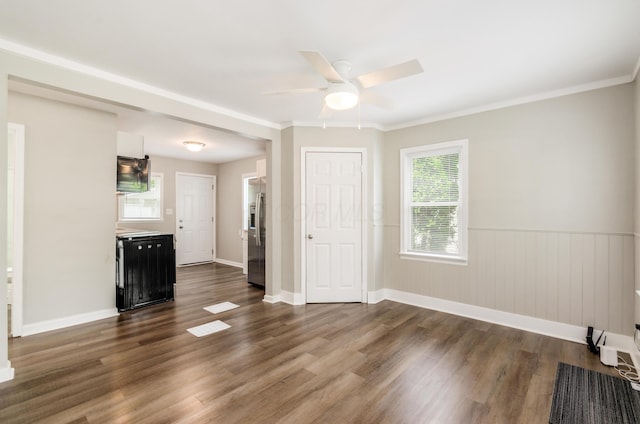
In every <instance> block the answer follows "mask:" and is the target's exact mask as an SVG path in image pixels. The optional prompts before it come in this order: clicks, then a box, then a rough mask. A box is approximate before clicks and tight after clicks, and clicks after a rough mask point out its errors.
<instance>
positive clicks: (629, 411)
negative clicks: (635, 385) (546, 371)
mask: <svg viewBox="0 0 640 424" xmlns="http://www.w3.org/2000/svg"><path fill="white" fill-rule="evenodd" d="M549 422H550V423H551V424H569V423H571V424H573V423H581V424H590V423H592V424H596V423H598V424H600V423H607V424H613V423H616V424H618V423H619V424H624V423H629V424H638V423H640V392H637V391H635V390H633V389H632V388H631V384H630V383H629V382H628V381H627V380H624V379H622V378H618V377H613V376H611V375H607V374H602V373H599V372H596V371H591V370H587V369H584V368H580V367H576V366H573V365H569V364H565V363H562V362H560V363H559V364H558V371H557V372H556V382H555V387H554V390H553V400H552V404H551V413H550V415H549Z"/></svg>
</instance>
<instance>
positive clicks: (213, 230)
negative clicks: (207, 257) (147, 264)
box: [174, 171, 218, 267]
mask: <svg viewBox="0 0 640 424" xmlns="http://www.w3.org/2000/svg"><path fill="white" fill-rule="evenodd" d="M179 176H185V177H205V178H211V180H212V183H213V190H212V192H213V193H212V194H211V197H212V199H211V202H212V204H211V215H212V217H213V225H212V226H211V248H212V249H213V255H211V256H212V258H211V260H212V261H213V262H216V259H217V255H218V249H217V248H216V225H218V217H217V216H216V197H217V192H218V182H217V179H216V176H215V175H209V174H196V173H193V172H179V171H178V172H176V178H175V185H176V197H175V208H176V211H175V212H176V214H175V221H174V225H175V231H174V233H175V237H176V240H178V238H177V236H178V232H177V230H178V225H179V223H178V199H179V198H180V196H179V192H178V190H179V189H180V185H179V184H178V177H179ZM179 246H180V243H179V242H177V243H176V249H178V247H179ZM177 258H178V252H177V250H176V266H178V267H181V266H190V265H196V264H186V265H177ZM205 263H206V262H205Z"/></svg>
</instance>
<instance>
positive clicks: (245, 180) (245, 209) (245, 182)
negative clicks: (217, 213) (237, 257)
mask: <svg viewBox="0 0 640 424" xmlns="http://www.w3.org/2000/svg"><path fill="white" fill-rule="evenodd" d="M257 176H258V173H257V172H247V173H244V174H242V225H241V226H240V228H241V230H240V231H241V234H240V237H241V238H242V273H243V274H244V275H248V273H249V264H248V262H249V253H248V250H249V244H248V243H249V239H248V234H247V233H248V231H249V225H248V221H249V199H248V198H247V194H248V191H249V180H250V179H252V178H256V177H257Z"/></svg>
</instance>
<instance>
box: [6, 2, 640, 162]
mask: <svg viewBox="0 0 640 424" xmlns="http://www.w3.org/2000/svg"><path fill="white" fill-rule="evenodd" d="M16 46H23V47H24V48H25V51H26V48H31V49H36V50H39V51H42V52H46V53H48V54H52V55H56V56H59V57H61V58H65V59H68V60H72V61H75V62H78V63H80V64H83V65H87V66H90V67H94V68H98V69H101V70H103V71H107V72H109V73H112V74H115V75H119V76H122V77H126V78H129V79H132V80H135V81H139V82H143V83H145V84H148V85H151V86H153V87H157V88H158V89H162V90H166V91H169V92H172V93H175V94H178V95H181V96H187V97H190V98H193V99H197V100H199V101H204V102H207V103H209V104H211V105H214V106H217V107H221V108H224V109H227V110H229V111H232V112H234V113H239V114H243V115H248V116H249V117H251V118H255V119H256V120H261V121H267V122H271V123H274V124H275V125H288V124H289V123H296V124H317V125H319V124H322V123H323V119H320V118H319V114H320V111H321V109H322V94H321V93H308V94H286V95H269V96H267V95H263V94H262V93H264V92H267V91H273V90H279V89H287V88H302V87H321V86H325V85H326V82H325V81H324V79H323V78H322V77H320V76H319V75H318V74H317V73H316V72H315V71H314V70H313V68H311V66H310V65H309V64H308V63H307V62H306V61H305V60H304V58H303V57H302V56H301V55H300V54H298V51H299V50H317V51H320V52H322V54H323V55H324V56H325V57H326V58H327V59H328V60H329V61H334V60H338V59H348V60H349V61H351V62H352V64H353V69H352V75H354V76H356V75H360V74H363V73H367V72H370V71H373V70H377V69H379V68H383V67H387V66H390V65H394V64H397V63H400V62H404V61H407V60H410V59H413V58H417V59H418V60H419V61H420V62H421V64H422V66H423V68H424V73H422V74H419V75H415V76H412V77H408V78H405V79H402V80H397V81H393V82H390V83H387V84H384V85H381V86H377V87H374V88H371V89H367V90H366V91H365V94H366V95H367V96H369V98H370V99H371V98H374V99H378V102H379V103H380V104H386V106H385V107H380V105H378V106H376V105H372V104H370V103H364V102H363V104H362V106H361V108H360V109H358V108H355V109H353V110H350V111H343V112H334V113H333V114H332V115H331V116H330V117H328V118H326V123H327V125H357V123H358V122H359V121H360V122H361V123H362V124H363V125H375V126H378V127H380V128H383V129H390V128H398V127H402V126H407V125H409V124H412V123H418V122H426V121H429V120H435V119H439V118H442V117H446V116H455V115H458V114H463V113H467V112H470V111H478V110H483V109H488V108H492V107H497V106H499V105H506V104H514V103H518V102H522V101H525V100H532V99H538V98H544V97H549V96H552V95H557V94H562V93H570V92H576V91H581V90H584V89H589V88H595V87H601V86H607V85H612V84H618V83H623V82H629V81H631V80H632V79H633V78H634V77H635V75H636V73H637V68H638V59H639V58H640V1H638V0H606V1H605V0H562V1H557V0H536V1H533V0H529V1H525V0H522V1H513V0H483V1H478V0H456V1H442V0H406V1H397V0H396V1H390V0H376V1H371V0H367V1H364V0H351V1H344V0H325V1H321V2H320V1H316V2H307V1H295V0H288V1H287V0H270V1H248V0H240V1H220V0H209V1H202V0H182V1H180V2H168V1H163V2H159V1H157V0H136V1H130V0H110V1H104V2H97V1H82V0H56V1H51V2H47V1H42V0H21V1H12V0H0V48H4V49H14V50H15V48H16ZM146 118H147V119H155V118H154V117H150V116H146ZM133 121H134V119H133V118H131V119H129V118H123V119H122V123H123V125H124V126H127V127H128V129H130V130H132V131H137V129H138V128H143V127H141V125H143V124H138V123H134V122H133ZM152 124H153V125H154V126H155V125H157V124H158V123H157V122H156V121H154V122H153V123H152ZM174 124H175V122H174V123H172V124H167V125H170V126H169V127H168V128H164V129H162V130H161V131H160V129H159V128H158V131H159V133H153V134H151V133H148V134H145V145H148V143H147V141H146V140H147V139H148V138H149V139H151V138H154V139H155V138H157V137H162V134H165V133H172V137H174V139H178V140H181V139H183V138H184V137H186V135H183V134H181V133H179V132H180V131H181V130H178V129H176V128H175V126H174ZM172 128H173V129H172ZM124 130H127V129H124ZM144 130H145V131H150V130H149V129H148V127H146V126H145V127H144ZM187 130H189V131H194V132H197V131H200V130H199V129H198V127H197V126H193V125H191V126H187ZM209 130H210V129H209ZM202 131H204V130H202ZM197 135H198V134H197V133H196V134H195V135H194V137H196V136H197ZM237 141H238V140H236V141H235V142H237ZM174 143H177V142H176V141H175V140H174ZM253 143H255V142H253ZM165 144H166V143H165ZM167 146H168V144H167ZM167 149H168V147H167ZM167 152H169V150H167ZM158 154H160V153H158Z"/></svg>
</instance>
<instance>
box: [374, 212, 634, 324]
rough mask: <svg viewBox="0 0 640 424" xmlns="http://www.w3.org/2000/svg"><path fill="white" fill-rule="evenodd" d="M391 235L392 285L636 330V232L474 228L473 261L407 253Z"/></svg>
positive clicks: (392, 231)
mask: <svg viewBox="0 0 640 424" xmlns="http://www.w3.org/2000/svg"><path fill="white" fill-rule="evenodd" d="M385 237H386V238H385V240H389V241H390V242H389V243H387V244H386V247H385V249H387V250H386V252H385V257H386V259H387V262H386V265H387V267H386V269H385V288H389V289H394V290H401V291H405V292H410V293H415V294H419V295H425V296H431V297H435V298H441V299H445V300H450V301H455V302H462V303H467V304H470V305H474V306H480V307H484V308H490V309H495V310H498V311H504V312H510V313H514V314H519V315H525V316H530V317H535V318H540V319H543V320H549V321H556V322H560V323H566V324H571V325H575V326H580V327H587V326H593V327H595V328H597V329H604V330H606V331H610V332H613V333H618V334H625V335H630V334H632V333H633V323H634V321H633V320H634V286H635V282H634V236H633V234H603V233H577V232H576V233H572V232H553V231H529V230H500V229H479V228H474V229H470V231H469V262H468V265H467V266H460V265H449V264H442V263H435V262H427V261H409V260H403V259H400V257H399V256H398V252H399V226H397V225H388V226H385ZM390 249H395V251H391V250H390Z"/></svg>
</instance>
